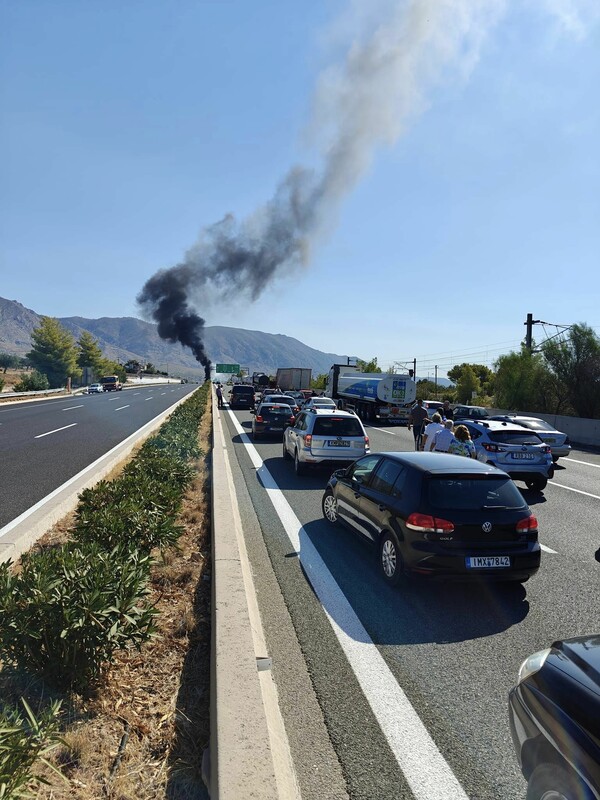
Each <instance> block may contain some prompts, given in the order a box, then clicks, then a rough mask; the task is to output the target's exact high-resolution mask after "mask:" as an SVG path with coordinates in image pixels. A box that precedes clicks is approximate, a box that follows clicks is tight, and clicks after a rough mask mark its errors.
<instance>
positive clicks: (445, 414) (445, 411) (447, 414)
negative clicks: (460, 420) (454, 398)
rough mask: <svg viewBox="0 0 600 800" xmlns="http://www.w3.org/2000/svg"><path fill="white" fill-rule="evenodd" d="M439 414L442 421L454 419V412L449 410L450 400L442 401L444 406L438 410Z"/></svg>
mask: <svg viewBox="0 0 600 800" xmlns="http://www.w3.org/2000/svg"><path fill="white" fill-rule="evenodd" d="M440 414H441V415H442V418H443V419H444V420H446V419H454V410H453V409H452V408H450V400H444V405H443V407H442V408H440Z"/></svg>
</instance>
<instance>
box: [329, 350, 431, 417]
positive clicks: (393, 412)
mask: <svg viewBox="0 0 600 800" xmlns="http://www.w3.org/2000/svg"><path fill="white" fill-rule="evenodd" d="M325 394H326V395H327V397H331V398H332V399H333V400H334V401H335V402H336V404H337V405H338V406H340V407H341V408H343V409H345V410H347V411H355V412H356V413H357V414H358V416H359V417H360V418H361V419H362V420H364V421H366V422H373V421H374V420H379V421H380V422H385V423H391V422H395V423H403V424H405V425H406V424H407V423H408V417H409V414H410V407H407V404H410V403H413V402H414V401H415V398H416V396H417V385H416V383H415V382H414V380H413V379H412V378H411V377H410V376H409V375H396V374H393V373H385V372H380V373H378V372H358V370H357V369H356V367H351V366H348V365H346V364H334V365H333V366H332V367H331V369H330V370H329V375H328V377H327V387H326V389H325Z"/></svg>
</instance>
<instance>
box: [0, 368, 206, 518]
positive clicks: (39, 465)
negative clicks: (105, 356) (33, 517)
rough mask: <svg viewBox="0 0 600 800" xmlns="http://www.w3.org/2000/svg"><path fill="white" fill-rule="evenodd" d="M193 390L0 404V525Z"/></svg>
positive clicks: (155, 389) (143, 389)
mask: <svg viewBox="0 0 600 800" xmlns="http://www.w3.org/2000/svg"><path fill="white" fill-rule="evenodd" d="M195 388H196V386H194V385H191V384H161V385H156V386H152V387H147V386H140V387H139V388H132V389H127V390H124V391H122V392H103V393H102V394H91V395H74V396H70V397H68V396H67V397H60V398H52V399H47V400H37V401H33V402H26V403H6V404H0V529H1V528H2V527H4V526H5V525H6V524H8V523H9V522H10V521H11V520H13V519H14V518H15V517H18V516H19V514H21V513H22V512H24V511H26V510H27V509H29V508H30V507H31V506H33V505H34V504H35V503H37V502H38V501H39V500H41V499H42V498H44V497H46V496H47V495H48V494H50V492H52V491H53V490H54V489H56V488H57V487H58V486H61V485H62V484H63V483H64V482H65V481H67V480H68V479H69V478H71V477H72V476H73V475H76V474H77V473H78V472H80V471H81V470H82V469H83V468H84V467H87V466H88V465H89V464H91V463H93V462H94V461H95V460H96V459H98V458H100V456H102V455H104V454H105V453H107V452H108V451H109V450H111V449H112V448H113V447H115V446H116V445H118V444H119V443H120V442H122V441H123V440H124V439H126V438H127V437H128V436H130V435H131V434H132V433H134V432H135V431H137V430H138V429H139V428H141V427H142V426H143V425H145V424H146V423H147V422H149V421H150V420H152V419H154V417H156V416H158V415H159V414H160V413H161V412H162V411H164V410H165V409H167V408H168V407H169V406H171V405H173V404H174V403H176V402H177V401H178V400H180V399H181V398H182V397H184V396H186V395H187V394H190V393H191V392H192V391H193V390H194V389H195Z"/></svg>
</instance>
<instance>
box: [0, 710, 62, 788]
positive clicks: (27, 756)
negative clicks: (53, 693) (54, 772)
mask: <svg viewBox="0 0 600 800" xmlns="http://www.w3.org/2000/svg"><path fill="white" fill-rule="evenodd" d="M21 703H22V704H23V709H24V712H23V711H21V710H20V709H19V708H15V707H14V706H7V705H1V706H0V800H13V798H15V799H16V798H23V797H34V796H35V795H33V794H32V793H31V791H30V788H31V787H32V785H33V784H35V783H37V784H38V785H39V783H46V782H47V781H45V780H44V779H43V778H37V777H36V776H35V775H34V773H33V771H32V768H33V765H34V763H35V762H36V761H38V760H39V759H42V760H43V761H45V759H44V756H45V755H46V754H47V753H48V752H49V751H50V750H52V749H53V748H54V747H56V746H57V745H58V744H59V743H60V739H59V737H58V714H59V711H60V702H54V703H52V704H51V705H49V706H48V707H47V708H46V709H44V710H43V711H42V712H40V713H38V715H37V716H36V715H35V714H34V713H33V712H32V710H31V708H30V707H29V706H28V705H27V702H26V701H25V700H24V699H23V698H21ZM45 763H46V764H48V762H47V761H45ZM48 766H50V765H49V764H48ZM51 768H52V767H51Z"/></svg>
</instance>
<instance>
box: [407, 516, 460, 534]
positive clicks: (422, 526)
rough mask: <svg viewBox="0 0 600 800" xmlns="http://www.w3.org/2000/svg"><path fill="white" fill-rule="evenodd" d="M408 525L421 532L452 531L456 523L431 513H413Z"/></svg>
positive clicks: (412, 529)
mask: <svg viewBox="0 0 600 800" xmlns="http://www.w3.org/2000/svg"><path fill="white" fill-rule="evenodd" d="M406 527H407V528H410V529H411V531H420V532H421V533H452V532H453V530H454V523H453V522H450V521H449V520H447V519H440V518H439V517H430V516H429V514H411V515H410V516H409V517H408V519H407V520H406Z"/></svg>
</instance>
